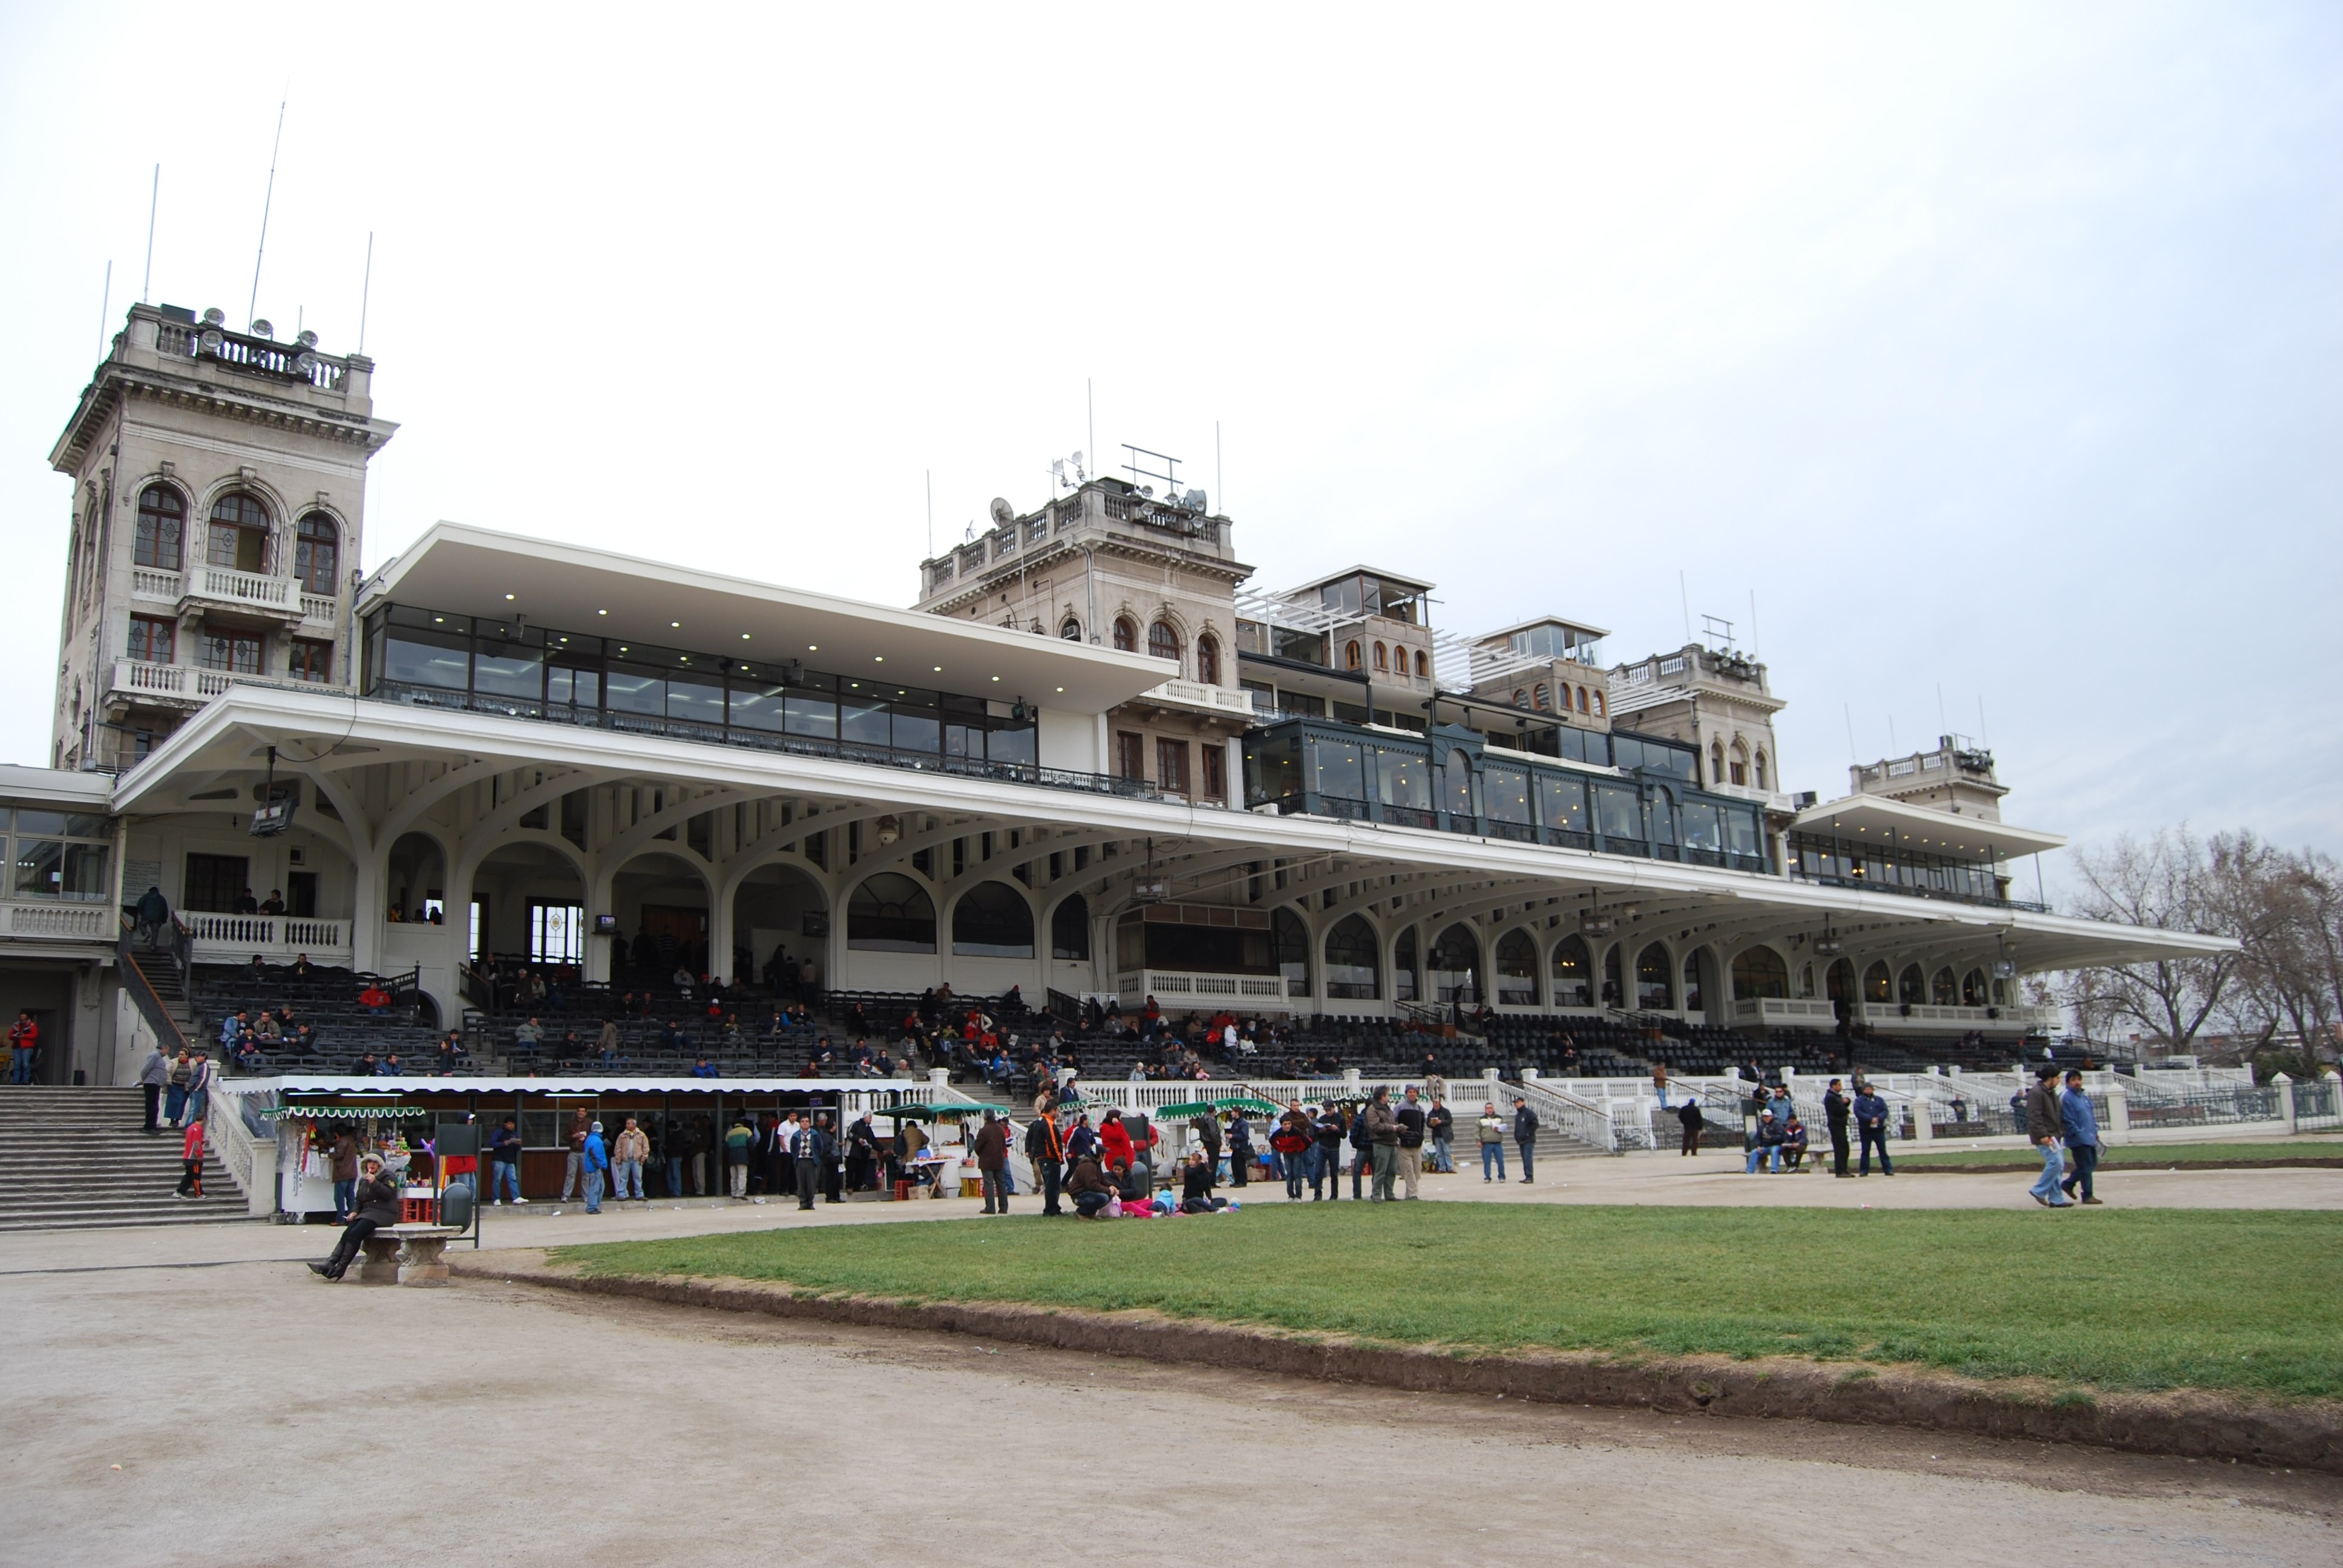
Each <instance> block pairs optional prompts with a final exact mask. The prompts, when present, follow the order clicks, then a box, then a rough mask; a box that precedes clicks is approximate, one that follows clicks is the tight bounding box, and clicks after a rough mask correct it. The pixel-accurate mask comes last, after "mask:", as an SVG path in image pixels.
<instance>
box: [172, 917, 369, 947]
mask: <svg viewBox="0 0 2343 1568" xmlns="http://www.w3.org/2000/svg"><path fill="white" fill-rule="evenodd" d="M180 918H181V919H182V920H185V921H186V927H187V930H188V932H189V934H191V935H192V936H193V937H194V938H195V940H196V943H197V944H198V945H199V946H206V945H207V946H209V947H211V948H213V949H215V950H217V949H228V950H232V951H233V952H235V953H237V954H243V953H254V952H258V953H266V952H269V951H271V950H275V951H278V952H306V953H321V952H332V951H337V950H344V949H347V947H348V946H349V945H350V935H349V932H350V928H349V922H348V921H347V920H313V919H310V918H308V917H307V916H294V915H223V914H215V913H209V912H206V911H204V910H187V911H185V912H184V913H183V914H182V915H181V916H180ZM199 956H202V957H206V958H208V957H212V956H214V955H213V954H211V953H205V954H201V955H199Z"/></svg>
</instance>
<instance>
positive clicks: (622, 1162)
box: [610, 1116, 651, 1203]
mask: <svg viewBox="0 0 2343 1568" xmlns="http://www.w3.org/2000/svg"><path fill="white" fill-rule="evenodd" d="M650 1157H651V1140H650V1134H649V1133H648V1132H645V1131H643V1130H642V1128H641V1127H640V1126H639V1125H637V1124H636V1121H635V1119H634V1118H633V1117H631V1116H629V1117H628V1118H627V1124H626V1126H624V1127H622V1128H620V1129H619V1130H618V1141H616V1142H615V1143H613V1144H611V1145H610V1172H611V1184H610V1198H611V1201H613V1202H620V1203H623V1202H625V1201H627V1200H628V1198H632V1199H634V1200H635V1201H637V1202H641V1201H643V1161H646V1160H649V1158H650Z"/></svg>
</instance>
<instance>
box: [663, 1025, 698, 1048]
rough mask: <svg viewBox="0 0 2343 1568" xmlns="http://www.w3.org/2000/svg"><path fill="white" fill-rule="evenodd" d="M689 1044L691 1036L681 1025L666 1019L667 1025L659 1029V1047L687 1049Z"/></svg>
mask: <svg viewBox="0 0 2343 1568" xmlns="http://www.w3.org/2000/svg"><path fill="white" fill-rule="evenodd" d="M690 1045H691V1037H690V1036H689V1035H688V1034H686V1033H684V1032H683V1030H682V1028H681V1026H680V1025H679V1024H678V1023H677V1022H676V1020H673V1019H669V1020H667V1027H666V1028H665V1029H662V1030H659V1050H663V1051H682V1050H689V1048H690Z"/></svg>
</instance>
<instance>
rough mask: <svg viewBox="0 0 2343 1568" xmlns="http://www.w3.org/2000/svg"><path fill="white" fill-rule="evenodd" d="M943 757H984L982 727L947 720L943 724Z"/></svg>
mask: <svg viewBox="0 0 2343 1568" xmlns="http://www.w3.org/2000/svg"><path fill="white" fill-rule="evenodd" d="M944 755H945V756H947V757H981V756H983V755H984V726H983V725H982V724H980V723H978V724H969V723H963V722H960V721H956V720H947V721H946V722H945V724H944Z"/></svg>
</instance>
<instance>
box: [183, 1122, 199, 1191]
mask: <svg viewBox="0 0 2343 1568" xmlns="http://www.w3.org/2000/svg"><path fill="white" fill-rule="evenodd" d="M179 1167H180V1170H179V1196H180V1197H182V1198H201V1197H202V1196H203V1195H204V1124H203V1123H202V1122H200V1121H190V1122H188V1123H187V1133H186V1137H184V1138H182V1139H181V1140H179Z"/></svg>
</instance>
